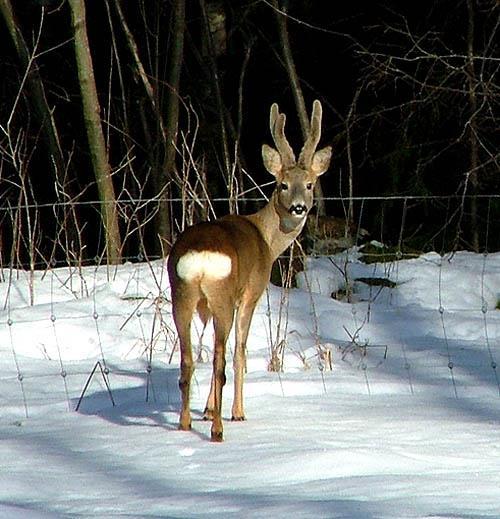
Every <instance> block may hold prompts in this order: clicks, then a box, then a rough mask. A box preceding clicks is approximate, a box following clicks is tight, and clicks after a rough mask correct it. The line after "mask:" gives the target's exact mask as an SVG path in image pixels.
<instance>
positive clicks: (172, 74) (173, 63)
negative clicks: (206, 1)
mask: <svg viewBox="0 0 500 519" xmlns="http://www.w3.org/2000/svg"><path fill="white" fill-rule="evenodd" d="M185 18H186V3H185V0H173V2H172V27H171V29H170V48H169V60H168V74H167V83H168V87H167V88H168V91H167V101H166V103H167V107H166V112H167V113H166V117H165V133H166V142H165V156H164V161H163V168H162V170H161V171H158V178H157V179H156V182H157V185H156V192H157V193H162V197H161V198H162V200H161V202H160V204H159V211H158V217H157V229H156V230H157V234H158V236H159V238H160V240H166V243H169V239H170V238H171V226H170V203H169V201H168V200H166V199H165V197H166V195H168V194H169V193H170V190H169V189H168V186H169V183H170V182H171V180H172V177H173V176H174V174H175V169H176V165H175V157H176V155H177V131H178V127H179V99H180V82H181V71H182V60H183V57H184V30H185Z"/></svg>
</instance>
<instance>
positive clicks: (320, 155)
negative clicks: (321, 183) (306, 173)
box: [311, 146, 332, 177]
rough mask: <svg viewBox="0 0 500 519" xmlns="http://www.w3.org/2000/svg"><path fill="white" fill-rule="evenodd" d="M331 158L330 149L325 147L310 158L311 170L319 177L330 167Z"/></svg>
mask: <svg viewBox="0 0 500 519" xmlns="http://www.w3.org/2000/svg"><path fill="white" fill-rule="evenodd" d="M331 158H332V147H331V146H327V147H326V148H322V149H321V150H319V151H317V152H316V153H315V154H314V155H313V158H312V162H311V170H312V172H313V173H314V174H315V175H316V176H317V177H319V176H320V175H322V174H323V173H324V172H325V171H326V170H327V169H328V167H329V166H330V159H331Z"/></svg>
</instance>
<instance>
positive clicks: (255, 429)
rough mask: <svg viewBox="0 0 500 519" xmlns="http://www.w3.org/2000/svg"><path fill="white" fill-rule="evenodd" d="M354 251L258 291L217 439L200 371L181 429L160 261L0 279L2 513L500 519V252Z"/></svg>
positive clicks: (203, 369)
mask: <svg viewBox="0 0 500 519" xmlns="http://www.w3.org/2000/svg"><path fill="white" fill-rule="evenodd" d="M359 256H360V253H359V251H358V250H357V249H351V250H349V251H347V252H345V253H343V254H339V255H337V256H334V257H330V258H309V259H308V260H307V263H306V271H305V272H304V273H302V274H299V276H298V287H297V288H294V289H291V290H290V291H289V292H287V293H284V292H283V291H282V290H281V289H279V288H276V287H272V286H270V287H269V290H268V292H267V293H266V294H265V295H264V296H263V297H262V300H261V301H260V303H259V306H258V308H257V311H256V314H255V316H254V320H253V323H252V328H251V333H250V337H249V341H248V350H249V351H248V365H247V369H248V373H247V376H246V382H245V397H246V400H245V405H246V415H247V421H245V422H242V423H240V422H235V423H232V422H230V421H228V420H226V421H225V425H224V427H225V442H224V443H222V444H213V443H211V442H210V441H208V439H209V435H210V424H209V423H206V422H204V421H203V420H202V419H201V412H202V410H203V408H204V406H205V398H206V396H207V393H208V386H209V383H210V376H211V368H210V363H208V362H200V363H199V364H198V365H197V370H196V372H195V380H194V384H193V396H192V409H193V418H194V420H193V431H191V432H188V433H186V432H181V431H178V430H177V421H178V409H179V391H178V387H177V378H178V352H177V349H176V346H175V338H176V335H175V331H174V326H173V323H172V318H171V307H170V303H169V288H168V280H167V276H166V272H165V265H164V262H162V261H158V262H153V263H149V264H146V263H143V264H126V265H122V266H119V267H116V268H107V267H99V268H97V267H85V268H81V269H77V268H73V269H69V268H58V269H52V270H47V271H43V272H41V271H40V272H38V271H35V272H25V271H16V270H13V271H9V270H6V269H4V270H3V271H1V272H0V279H1V282H0V301H1V302H2V308H3V311H2V312H1V316H0V322H1V325H0V404H1V407H0V462H1V471H0V517H8V518H10V517H12V518H17V517H23V518H26V517H27V518H42V517H43V518H51V517H115V516H127V517H179V518H181V517H250V518H251V517H277V518H279V517H294V518H295V517H328V518H354V519H357V518H372V517H376V518H407V517H408V518H423V517H426V518H431V517H439V518H458V517H460V518H471V517H474V518H479V517H500V428H499V420H500V388H499V382H498V373H497V371H498V370H497V368H496V364H495V363H496V362H498V360H499V357H500V351H499V341H500V310H497V309H496V305H497V302H498V300H499V299H500V254H488V255H482V254H473V253H468V252H459V253H455V254H454V255H448V256H445V257H441V256H439V255H438V254H436V253H428V254H424V255H422V256H420V257H418V258H415V259H409V260H402V261H398V262H392V263H376V264H370V265H366V264H364V263H362V262H361V261H360V260H359ZM360 278H378V279H384V280H386V281H387V280H390V281H391V282H392V285H391V287H389V286H379V285H376V286H370V285H367V284H366V283H365V282H362V281H359V279H360ZM346 283H347V284H346ZM346 288H349V290H348V292H350V298H349V300H346V298H345V297H342V296H341V295H339V294H340V293H341V292H342V291H345V290H346ZM332 293H335V294H336V297H337V299H333V298H332ZM200 330H201V327H200V325H199V323H195V326H194V327H193V337H194V340H195V344H196V350H197V352H196V354H197V355H198V354H199V356H200V357H201V358H204V359H207V358H208V357H209V351H208V349H209V345H210V338H211V332H210V330H207V331H205V334H204V336H203V337H202V339H201V342H202V344H203V346H202V347H201V348H200V346H198V342H199V332H200ZM271 344H274V348H275V350H276V359H278V362H282V364H283V371H282V372H270V371H268V369H267V368H268V366H269V364H270V357H271V349H272V347H271ZM231 348H232V342H230V344H229V347H228V368H229V367H230V366H231V362H230V355H231ZM329 355H331V365H332V370H330V369H329V366H330V357H329ZM150 361H151V362H150ZM148 366H151V367H150V369H148ZM94 368H95V371H94V372H93V369H94ZM101 369H102V371H101ZM108 370H109V371H108ZM92 372H93V376H91V374H92ZM106 373H107V376H106ZM227 374H228V385H227V387H226V389H225V392H224V416H225V417H226V418H227V417H228V416H230V406H231V399H232V373H231V370H230V369H228V373H227ZM106 380H107V381H109V387H110V391H108V388H107V386H106V383H105V382H106ZM87 382H88V387H87V389H86V391H84V388H85V387H86V383H87ZM82 394H83V398H81V401H80V397H81V396H82ZM112 399H113V401H114V403H115V405H113V404H112ZM79 402H80V405H79V408H78V410H76V407H77V405H78V403H79Z"/></svg>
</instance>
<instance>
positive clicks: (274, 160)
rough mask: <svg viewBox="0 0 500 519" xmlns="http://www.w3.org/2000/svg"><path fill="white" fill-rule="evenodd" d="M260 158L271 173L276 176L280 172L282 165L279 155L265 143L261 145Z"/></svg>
mask: <svg viewBox="0 0 500 519" xmlns="http://www.w3.org/2000/svg"><path fill="white" fill-rule="evenodd" d="M262 160H263V161H264V166H265V168H266V169H267V171H269V173H271V175H274V176H276V175H278V174H279V173H280V172H281V169H282V167H283V163H282V161H281V155H280V154H279V153H278V152H277V151H276V150H275V149H274V148H271V146H268V145H267V144H263V145H262Z"/></svg>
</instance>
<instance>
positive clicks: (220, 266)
mask: <svg viewBox="0 0 500 519" xmlns="http://www.w3.org/2000/svg"><path fill="white" fill-rule="evenodd" d="M176 270H177V275H178V276H179V277H180V278H181V279H183V280H184V281H192V280H193V279H195V278H197V277H203V276H205V277H207V278H210V279H224V278H226V277H227V276H229V274H230V273H231V258H230V257H229V256H226V254H222V253H221V252H213V251H189V252H186V254H184V256H182V257H181V258H180V259H179V261H178V262H177V267H176Z"/></svg>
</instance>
